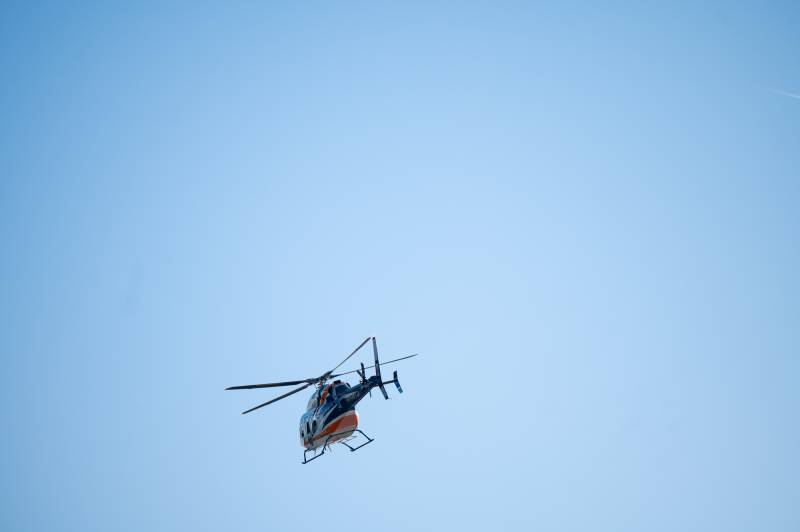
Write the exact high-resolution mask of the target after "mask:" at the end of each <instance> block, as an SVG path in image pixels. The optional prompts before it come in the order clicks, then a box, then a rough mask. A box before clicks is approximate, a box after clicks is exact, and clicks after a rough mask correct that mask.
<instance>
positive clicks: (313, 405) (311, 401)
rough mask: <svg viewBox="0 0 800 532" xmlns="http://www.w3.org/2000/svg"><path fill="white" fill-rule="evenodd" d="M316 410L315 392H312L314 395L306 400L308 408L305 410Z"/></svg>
mask: <svg viewBox="0 0 800 532" xmlns="http://www.w3.org/2000/svg"><path fill="white" fill-rule="evenodd" d="M315 408H317V392H314V395H312V396H311V398H310V399H309V400H308V406H306V410H314V409H315Z"/></svg>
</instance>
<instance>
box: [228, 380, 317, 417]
mask: <svg viewBox="0 0 800 532" xmlns="http://www.w3.org/2000/svg"><path fill="white" fill-rule="evenodd" d="M312 384H313V383H311V382H309V383H308V384H304V385H303V386H301V387H299V388H295V389H294V390H292V391H291V392H288V393H285V394H283V395H279V396H278V397H276V398H275V399H270V400H269V401H267V402H266V403H261V404H260V405H258V406H254V407H253V408H251V409H250V410H245V411H244V412H242V414H249V413H250V412H252V411H253V410H258V409H259V408H261V407H262V406H267V405H269V404H272V403H274V402H275V401H280V400H281V399H283V398H284V397H289V396H290V395H292V394H293V393H297V392H300V391H303V390H305V389H306V388H308V387H309V386H311V385H312Z"/></svg>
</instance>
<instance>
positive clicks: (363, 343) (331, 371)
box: [325, 336, 372, 376]
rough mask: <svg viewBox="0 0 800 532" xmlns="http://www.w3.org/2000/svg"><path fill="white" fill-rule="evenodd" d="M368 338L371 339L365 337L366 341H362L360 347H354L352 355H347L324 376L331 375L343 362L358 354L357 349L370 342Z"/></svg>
mask: <svg viewBox="0 0 800 532" xmlns="http://www.w3.org/2000/svg"><path fill="white" fill-rule="evenodd" d="M370 338H372V336H367V339H366V340H364V341H363V342H361V345H359V346H358V347H356V348H355V349H354V350H353V352H352V353H350V354H349V355H347V358H345V359H344V360H342V361H341V362H339V363H338V364H336V367H335V368H333V369H332V370H330V371H329V372H328V373H326V374H325V375H328V376H330V374H331V373H333V372H334V371H336V370H337V369H339V366H341V365H342V364H344V363H345V362H347V361H348V360H350V357H351V356H353V355H355V354H356V353H357V352H358V350H359V349H361V348H362V347H364V345H365V344H366V343H367V342H369V341H370Z"/></svg>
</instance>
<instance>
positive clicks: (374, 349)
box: [372, 336, 389, 399]
mask: <svg viewBox="0 0 800 532" xmlns="http://www.w3.org/2000/svg"><path fill="white" fill-rule="evenodd" d="M372 352H373V353H374V354H375V376H377V377H378V388H380V389H381V393H382V394H383V398H384V399H388V398H389V394H388V393H386V388H384V387H383V384H384V383H383V379H382V378H381V363H380V362H379V361H378V344H377V343H376V342H375V337H374V336H373V337H372Z"/></svg>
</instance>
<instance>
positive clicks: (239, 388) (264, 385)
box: [225, 379, 318, 390]
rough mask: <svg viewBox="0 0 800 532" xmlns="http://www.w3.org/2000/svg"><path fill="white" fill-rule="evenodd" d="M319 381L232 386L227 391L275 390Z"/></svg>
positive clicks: (307, 380)
mask: <svg viewBox="0 0 800 532" xmlns="http://www.w3.org/2000/svg"><path fill="white" fill-rule="evenodd" d="M317 380H318V379H303V380H301V381H286V382H268V383H266V384H245V385H244V386H231V387H230V388H225V389H226V390H252V389H254V388H275V387H277V386H294V385H296V384H313V383H315V382H317Z"/></svg>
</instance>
